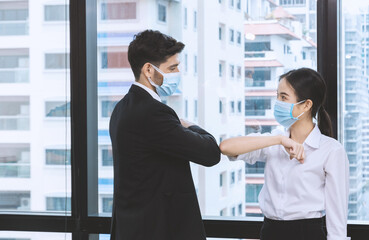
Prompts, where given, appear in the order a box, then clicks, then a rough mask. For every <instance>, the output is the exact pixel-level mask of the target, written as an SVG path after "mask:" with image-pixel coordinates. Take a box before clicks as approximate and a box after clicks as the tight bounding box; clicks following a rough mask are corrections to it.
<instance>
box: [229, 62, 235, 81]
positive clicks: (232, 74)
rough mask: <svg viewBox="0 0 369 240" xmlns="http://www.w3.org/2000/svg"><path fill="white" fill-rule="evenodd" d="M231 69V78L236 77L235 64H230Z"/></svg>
mask: <svg viewBox="0 0 369 240" xmlns="http://www.w3.org/2000/svg"><path fill="white" fill-rule="evenodd" d="M229 71H230V75H231V78H234V65H229Z"/></svg>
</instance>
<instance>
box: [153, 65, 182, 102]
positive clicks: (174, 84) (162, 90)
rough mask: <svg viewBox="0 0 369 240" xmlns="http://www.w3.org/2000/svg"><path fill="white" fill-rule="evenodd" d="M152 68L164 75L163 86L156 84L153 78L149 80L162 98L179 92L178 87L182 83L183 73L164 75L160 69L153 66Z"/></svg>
mask: <svg viewBox="0 0 369 240" xmlns="http://www.w3.org/2000/svg"><path fill="white" fill-rule="evenodd" d="M151 66H152V67H153V68H154V69H155V70H156V71H157V72H158V73H160V74H161V75H163V84H162V85H161V86H159V85H157V84H155V83H154V82H153V81H152V80H151V78H150V77H149V78H148V80H149V82H150V83H151V85H153V86H154V87H155V88H156V92H157V93H158V94H159V96H160V97H167V96H171V95H173V93H174V92H175V91H176V90H177V88H178V85H179V83H180V81H181V73H180V72H175V73H163V72H162V71H161V70H160V69H159V68H157V67H156V66H154V64H151Z"/></svg>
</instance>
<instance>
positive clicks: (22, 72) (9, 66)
mask: <svg viewBox="0 0 369 240" xmlns="http://www.w3.org/2000/svg"><path fill="white" fill-rule="evenodd" d="M0 24H1V22H0ZM21 82H22V83H25V82H29V50H28V49H11V50H9V49H4V50H0V83H21Z"/></svg>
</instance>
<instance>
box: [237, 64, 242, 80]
mask: <svg viewBox="0 0 369 240" xmlns="http://www.w3.org/2000/svg"><path fill="white" fill-rule="evenodd" d="M241 77H242V67H240V66H238V67H237V79H241Z"/></svg>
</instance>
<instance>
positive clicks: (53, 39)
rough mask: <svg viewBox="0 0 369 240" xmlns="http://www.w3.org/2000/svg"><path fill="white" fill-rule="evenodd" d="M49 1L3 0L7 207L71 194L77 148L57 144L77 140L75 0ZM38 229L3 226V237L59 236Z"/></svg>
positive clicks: (0, 175) (1, 169) (39, 205)
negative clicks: (72, 63) (72, 52)
mask: <svg viewBox="0 0 369 240" xmlns="http://www.w3.org/2000/svg"><path fill="white" fill-rule="evenodd" d="M49 2H50V1H27V0H16V1H0V36H1V43H3V44H1V47H0V182H1V183H0V211H1V212H4V213H6V214H14V212H17V211H22V212H27V214H28V213H34V212H37V213H38V214H41V213H43V212H47V211H51V208H48V204H47V203H46V201H47V200H46V198H47V197H58V198H63V199H66V200H65V202H66V203H67V204H69V205H70V201H71V200H70V198H65V197H66V196H67V195H69V196H70V194H71V178H70V176H71V170H70V167H66V166H64V164H65V162H67V164H68V165H69V164H70V151H69V150H68V153H65V152H58V151H64V150H61V149H66V148H68V149H70V145H71V137H70V136H71V134H70V132H71V131H70V129H71V124H70V118H69V117H68V116H69V112H70V106H69V103H68V102H69V101H70V100H69V99H70V96H69V94H70V90H71V88H70V76H69V53H68V51H69V48H70V40H69V21H64V20H66V19H68V18H69V16H68V7H69V1H57V2H59V3H55V4H56V5H51V4H54V3H49ZM53 2H55V1H53ZM67 6H68V7H67ZM66 10H67V12H65V11H66ZM59 20H60V21H64V22H63V24H53V25H52V26H51V25H49V24H45V21H59ZM28 29H33V31H32V32H30V33H28ZM51 29H52V31H51ZM28 34H29V37H27V36H26V35H28ZM5 43H6V44H5ZM50 70H51V71H50ZM54 70H56V71H54ZM51 117H58V118H57V120H56V121H53V120H51ZM53 150H54V151H53ZM61 164H63V165H61ZM54 210H56V209H55V208H54ZM54 210H53V211H54ZM8 212H11V213H8ZM69 214H70V213H67V215H69ZM31 235H32V234H28V235H27V234H26V235H23V237H21V234H18V233H14V232H12V234H10V235H9V234H6V233H4V232H0V238H4V239H7V238H10V239H11V238H15V239H18V238H19V239H22V238H30V239H55V238H54V237H53V236H55V235H49V236H48V237H46V238H41V237H40V238H37V236H36V235H32V236H33V237H31ZM62 235H63V237H64V234H62ZM67 235H69V234H67ZM34 236H36V237H34ZM45 236H47V235H45Z"/></svg>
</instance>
